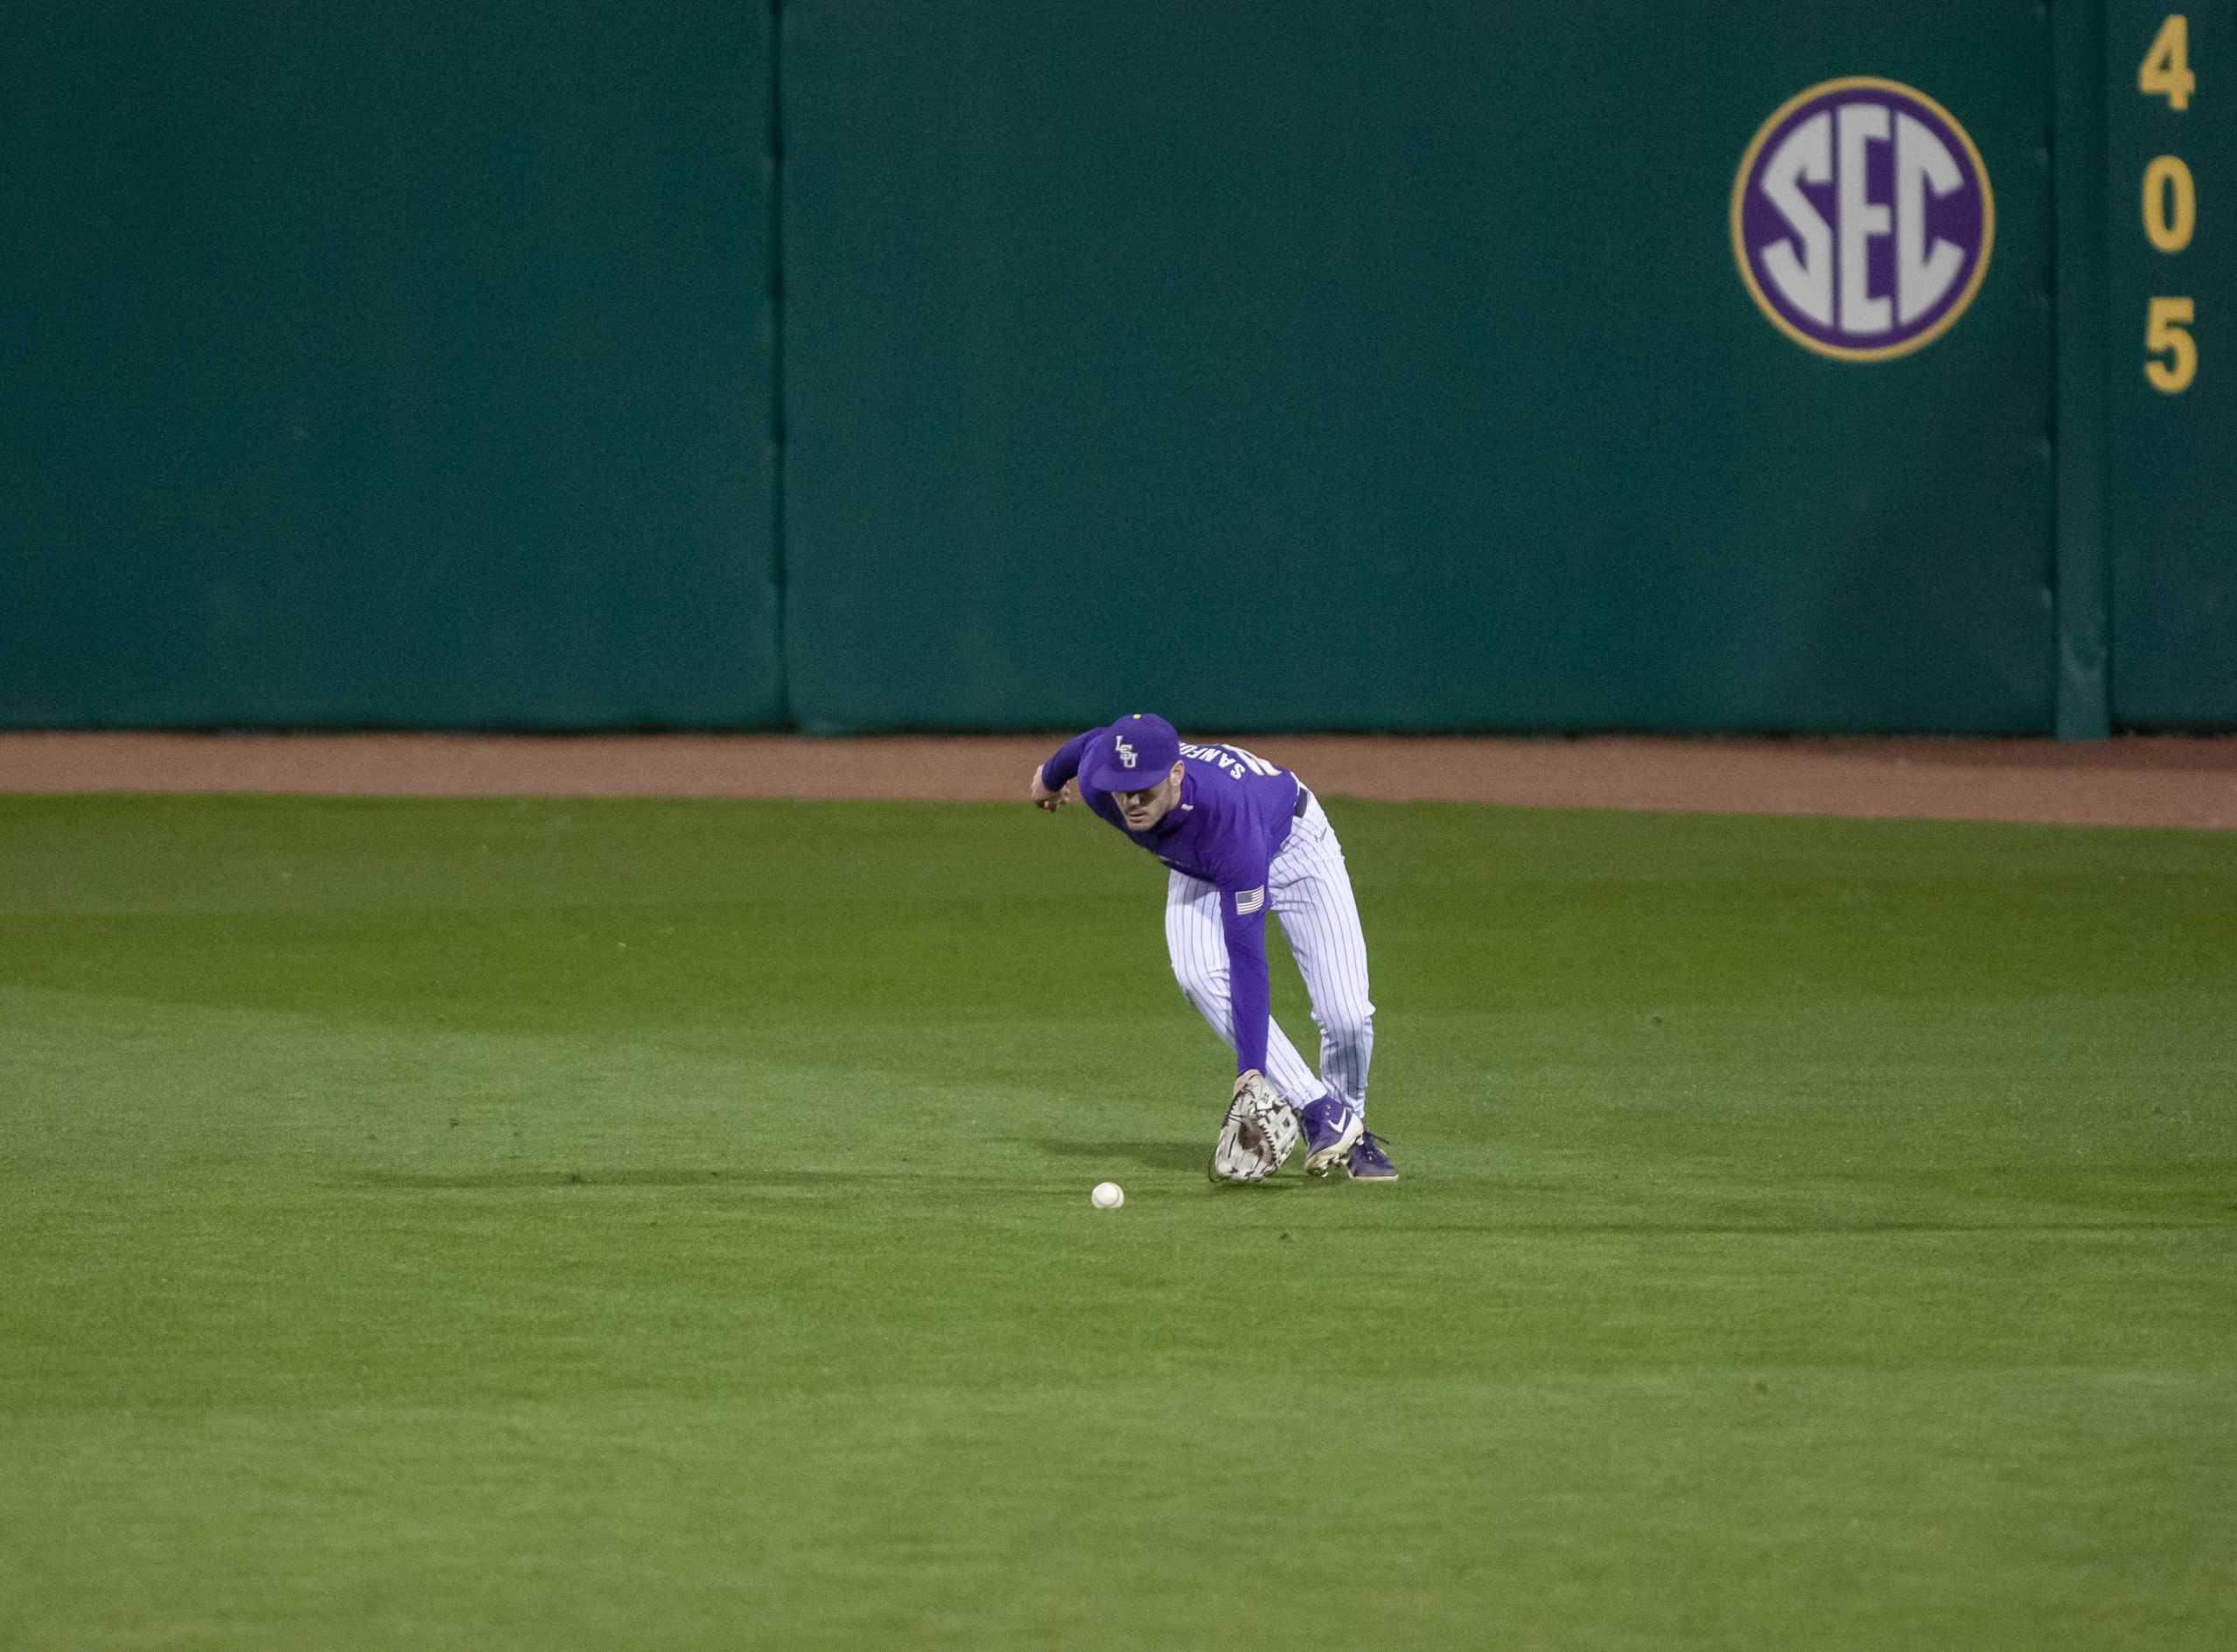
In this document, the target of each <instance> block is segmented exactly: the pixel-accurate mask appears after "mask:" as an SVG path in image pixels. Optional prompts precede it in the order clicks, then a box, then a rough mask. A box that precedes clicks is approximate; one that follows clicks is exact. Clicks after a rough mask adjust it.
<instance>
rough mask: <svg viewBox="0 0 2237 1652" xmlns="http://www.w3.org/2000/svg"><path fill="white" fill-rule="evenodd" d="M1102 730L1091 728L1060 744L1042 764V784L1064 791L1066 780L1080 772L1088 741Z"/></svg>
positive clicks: (1054, 789) (1051, 788) (1051, 789)
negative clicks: (1053, 755)
mask: <svg viewBox="0 0 2237 1652" xmlns="http://www.w3.org/2000/svg"><path fill="white" fill-rule="evenodd" d="M1102 732H1103V730H1102V729H1089V730H1088V731H1087V732H1086V733H1084V734H1076V735H1074V736H1072V737H1071V738H1070V739H1069V740H1067V741H1065V742H1064V743H1063V745H1061V746H1058V747H1057V748H1056V756H1055V757H1050V758H1049V760H1048V762H1046V763H1044V764H1042V765H1041V784H1042V785H1044V786H1047V787H1048V788H1049V790H1050V791H1063V789H1064V782H1065V781H1067V780H1069V779H1070V778H1072V777H1073V776H1075V775H1077V773H1079V771H1080V759H1081V758H1082V757H1085V756H1087V743H1088V742H1089V741H1091V740H1092V739H1094V738H1095V736H1098V735H1099V734H1101V733H1102Z"/></svg>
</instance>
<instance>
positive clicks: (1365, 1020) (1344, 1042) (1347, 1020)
mask: <svg viewBox="0 0 2237 1652" xmlns="http://www.w3.org/2000/svg"><path fill="white" fill-rule="evenodd" d="M1320 1032H1321V1035H1322V1036H1323V1037H1324V1038H1326V1039H1327V1040H1328V1041H1329V1042H1330V1043H1332V1044H1334V1045H1338V1046H1340V1047H1342V1048H1345V1049H1365V1048H1366V1047H1368V1045H1370V1044H1372V1043H1374V1042H1375V1012H1374V1011H1372V1010H1365V1011H1345V1010H1340V1011H1338V1012H1336V1013H1334V1014H1333V1015H1325V1016H1323V1017H1321V1018H1320Z"/></svg>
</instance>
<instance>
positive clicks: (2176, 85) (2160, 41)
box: [2136, 11, 2199, 110]
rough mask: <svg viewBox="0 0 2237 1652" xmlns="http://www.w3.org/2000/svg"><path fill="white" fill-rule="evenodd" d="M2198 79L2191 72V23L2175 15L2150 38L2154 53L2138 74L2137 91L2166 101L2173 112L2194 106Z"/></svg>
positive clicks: (2179, 14)
mask: <svg viewBox="0 0 2237 1652" xmlns="http://www.w3.org/2000/svg"><path fill="white" fill-rule="evenodd" d="M2198 85H2199V78H2198V76H2196V75H2194V74H2192V73H2191V20H2190V19H2189V18H2188V17H2185V16H2184V15H2183V14H2182V13H2181V12H2179V11H2178V12H2175V13H2174V14H2173V15H2171V17H2168V19H2167V20H2166V21H2165V22H2164V23H2163V24H2160V25H2159V32H2158V33H2157V34H2156V35H2154V36H2152V37H2151V50H2150V51H2149V52H2145V53H2144V66H2143V67H2141V68H2139V69H2138V70H2137V72H2136V89H2137V91H2139V92H2141V93H2144V96H2146V97H2147V98H2163V97H2164V98H2165V99H2166V100H2167V107H2169V108H2171V109H2178V110H2179V109H2187V108H2189V107H2191V93H2193V92H2195V91H2197V90H2198Z"/></svg>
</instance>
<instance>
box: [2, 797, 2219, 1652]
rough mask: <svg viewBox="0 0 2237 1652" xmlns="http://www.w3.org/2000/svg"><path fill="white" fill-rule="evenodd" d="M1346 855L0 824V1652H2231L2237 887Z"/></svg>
mask: <svg viewBox="0 0 2237 1652" xmlns="http://www.w3.org/2000/svg"><path fill="white" fill-rule="evenodd" d="M1331 814H1332V816H1333V819H1334V820H1335V822H1336V825H1337V827H1338V830H1339V831H1340V833H1341V834H1342V836H1343V838H1344V840H1345V842H1346V846H1347V850H1348V851H1349V854H1350V857H1351V861H1352V865H1353V868H1354V878H1355V881H1356V884H1357V886H1358V888H1359V891H1360V895H1361V904H1362V907H1363V909H1364V912H1365V916H1366V922H1367V928H1368V942H1369V945H1370V948H1371V951H1372V956H1373V961H1374V968H1375V998H1376V1000H1377V1002H1378V1005H1379V1006H1380V1010H1381V1013H1380V1015H1379V1016H1378V1023H1377V1024H1378V1039H1379V1041H1378V1045H1377V1049H1376V1057H1375V1087H1374V1090H1373V1105H1372V1109H1371V1114H1372V1122H1373V1123H1375V1127H1376V1128H1377V1129H1378V1130H1381V1131H1382V1133H1384V1134H1385V1135H1387V1136H1388V1137H1390V1138H1391V1140H1392V1142H1393V1146H1392V1149H1391V1151H1392V1154H1393V1157H1394V1158H1396V1161H1397V1163H1398V1165H1399V1166H1400V1167H1401V1169H1402V1171H1403V1172H1404V1176H1405V1179H1404V1180H1402V1182H1400V1183H1399V1184H1398V1185H1396V1186H1390V1187H1366V1186H1354V1185H1348V1184H1345V1183H1341V1182H1339V1183H1337V1184H1335V1185H1319V1184H1308V1183H1306V1182H1305V1181H1304V1180H1303V1179H1301V1178H1299V1176H1298V1175H1297V1173H1296V1172H1295V1170H1294V1167H1292V1170H1291V1171H1290V1172H1287V1173H1285V1177H1284V1178H1283V1179H1282V1181H1281V1182H1280V1183H1279V1184H1277V1185H1269V1186H1266V1187H1264V1188H1258V1189H1244V1190H1226V1191H1217V1190H1215V1189H1213V1188H1211V1187H1210V1186H1209V1185H1207V1184H1206V1182H1205V1180H1204V1179H1203V1175H1202V1169H1201V1165H1202V1161H1203V1159H1204V1158H1205V1156H1206V1153H1207V1151H1208V1150H1209V1139H1210V1136H1211V1133H1212V1129H1213V1126H1214V1123H1215V1119H1216V1117H1217V1115H1218V1112H1219V1109H1220V1107H1221V1105H1222V1102H1223V1101H1224V1097H1225V1094H1226V1088H1227V1086H1226V1078H1225V1076H1224V1073H1225V1070H1226V1057H1225V1054H1224V1052H1223V1051H1222V1050H1221V1049H1220V1048H1219V1047H1217V1046H1216V1044H1215V1042H1214V1040H1212V1037H1211V1035H1210V1034H1209V1033H1208V1032H1207V1031H1206V1030H1205V1029H1204V1027H1203V1026H1202V1024H1201V1023H1200V1022H1198V1021H1197V1020H1195V1016H1194V1014H1193V1013H1192V1012H1190V1011H1189V1010H1188V1008H1187V1007H1186V1006H1185V1005H1184V1004H1183V1003H1182V1001H1181V998H1180V996H1179V994H1178V992H1176V991H1175V990H1174V986H1173V984H1172V980H1171V978H1170V976H1169V974H1168V973H1167V970H1166V965H1165V960H1164V955H1163V940H1162V934H1161V927H1160V904H1161V890H1160V881H1161V880H1160V873H1159V871H1158V869H1157V868H1156V867H1154V866H1153V865H1152V864H1151V863H1149V862H1148V861H1146V859H1145V858H1143V857H1141V856H1139V855H1136V854H1132V853H1130V852H1129V851H1128V850H1127V849H1126V848H1125V846H1124V845H1122V844H1121V843H1119V841H1118V840H1117V839H1116V838H1115V837H1114V836H1113V835H1112V833H1109V832H1108V831H1106V830H1105V829H1104V828H1103V827H1101V826H1099V825H1098V824H1097V823H1095V822H1094V821H1092V820H1091V819H1087V818H1086V817H1085V816H1084V814H1082V813H1080V812H1076V811H1075V812H1067V813H1066V814H1065V815H1064V816H1063V817H1060V818H1058V819H1053V820H1052V819H1049V818H1047V817H1045V816H1043V815H1042V814H1040V813H1038V812H1035V811H1032V810H1030V809H1028V808H1026V807H1024V806H1023V805H1013V806H1009V807H1001V806H992V805H868V804H774V803H727V802H689V803H686V802H646V803H620V802H601V803H582V802H551V801H539V802H527V801H502V802H443V803H434V802H345V801H333V800H309V799H301V798H0V1648H6V1649H10V1652H15V1649H65V1652H79V1649H137V1648H196V1649H201V1648H208V1649H229V1652H230V1649H343V1648H360V1647H380V1648H398V1649H445V1648H458V1649H469V1648H471V1649H508V1648H536V1649H551V1648H631V1649H636V1648H642V1649H660V1652H682V1649H699V1648H710V1649H711V1648H735V1647H757V1648H758V1647H767V1648H786V1649H792V1648H803V1649H807V1648H826V1647H829V1648H838V1647H849V1648H852V1647H861V1648H876V1649H899V1648H914V1647H939V1648H957V1649H965V1648H970V1649H980V1648H1019V1649H1025V1648H1033V1649H1043V1648H1105V1647H1144V1648H1191V1647H1202V1648H1261V1647H1263V1648H1270V1649H1272V1648H1279V1649H1284V1652H1309V1649H1319V1648H1347V1649H1348V1648H1359V1647H1502V1648H1578V1649H1595V1652H1602V1649H1631V1648H1637V1649H1668V1648H1690V1647H1719V1648H1750V1649H1752V1648H1763V1649H1789V1648H1833V1647H1839V1648H1850V1647H1855V1648H1889V1649H1894V1648H1902V1649H1914V1648H1933V1649H1950V1648H1971V1647H2009V1648H2014V1649H2021V1648H2025V1649H2042V1648H2074V1649H2085V1648H2086V1649H2092V1652H2097V1649H2108V1648H2138V1649H2147V1648H2148V1649H2153V1652H2166V1649H2181V1648H2199V1649H2208V1648H2211V1649H2216V1652H2220V1649H2226V1648H2227V1647H2230V1646H2232V1645H2237V1016H2233V1011H2237V840H2233V839H2232V838H2231V837H2229V836H2227V835H2213V834H2203V833H2148V832H2109V831H2085V830H2078V829H2049V828H2029V827H2013V826H1993V827H1992V826H1950V825H1925V824H1908V823H1858V822H1839V821H1824V820H1764V819H1729V818H1706V817H1705V818H1681V817H1670V816H1650V815H1613V814H1611V815H1590V814H1579V813H1563V812H1530V811H1521V810H1503V809H1486V808H1472V807H1459V806H1445V805H1414V806H1396V805H1375V804H1365V803H1356V802H1352V803H1347V802H1342V801H1337V802H1335V803H1333V804H1332V806H1331ZM1276 971H1277V981H1278V986H1277V996H1276V1006H1277V1013H1278V1014H1279V1015H1281V1016H1282V1017H1283V1018H1284V1020H1285V1021H1286V1022H1288V1023H1289V1024H1290V1025H1292V1027H1293V1028H1294V1029H1295V1030H1297V1031H1298V1032H1299V1033H1304V1034H1307V1035H1308V1036H1309V1033H1310V1027H1309V1026H1306V1025H1305V1020H1304V1013H1303V1007H1302V998H1301V992H1299V988H1298V986H1297V984H1296V981H1295V978H1294V974H1293V972H1292V971H1291V970H1290V969H1289V966H1288V964H1287V960H1286V958H1285V957H1280V956H1278V957H1277V963H1276ZM1299 1041H1300V1042H1301V1043H1304V1042H1307V1041H1308V1039H1307V1038H1300V1040H1299ZM1104 1177H1111V1178H1114V1179H1117V1180H1119V1181H1120V1182H1122V1183H1123V1184H1125V1189H1126V1195H1127V1202H1126V1206H1125V1209H1124V1210H1123V1211H1120V1212H1118V1213H1098V1212H1095V1211H1093V1210H1091V1209H1090V1207H1089V1205H1088V1199H1087V1192H1088V1188H1089V1186H1090V1185H1091V1184H1092V1183H1093V1182H1095V1181H1096V1180H1098V1179H1101V1178H1104Z"/></svg>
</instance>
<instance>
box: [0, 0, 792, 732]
mask: <svg viewBox="0 0 2237 1652" xmlns="http://www.w3.org/2000/svg"><path fill="white" fill-rule="evenodd" d="M769 43H770V17H769V14H768V12H767V10H766V9H765V8H763V7H756V6H751V5H739V4H735V3H727V0H724V3H717V0H661V3H659V4H657V5H647V6H642V7H634V6H622V5H602V4H593V3H588V0H535V3H525V0H487V3H485V0H475V3H472V4H467V5H455V4H448V3H436V0H393V3H383V4H379V5H363V6H353V5H320V4H311V5H286V4H264V3H260V4H250V3H243V0H211V3H208V4H199V5H159V4H154V3H139V4H118V3H115V0H67V3H61V0H10V5H9V6H8V7H7V8H6V9H5V21H4V23H0V123H4V124H3V125H0V168H4V169H5V188H4V190H0V293H4V296H5V304H4V308H5V312H6V315H7V317H8V321H9V333H10V340H9V352H10V355H9V363H8V370H7V373H6V376H5V379H4V382H0V463H4V465H5V467H6V472H5V479H6V488H5V500H4V502H3V503H0V536H4V540H0V546H4V549H3V550H0V720H4V721H5V722H10V723H13V724H17V725H25V724H33V725H36V724H79V725H82V724H93V725H101V724H110V725H114V724H239V723H246V724H274V725H292V724H326V725H332V724H353V723H363V724H383V723H395V724H416V725H458V726H473V725H495V726H529V727H537V726H595V725H605V724H613V723H632V722H668V723H685V724H733V723H755V722H775V721H777V720H779V719H780V718H781V716H782V715H783V708H784V695H783V688H782V677H781V672H780V670H779V653H778V592H777V561H776V543H775V537H774V531H773V528H772V512H773V504H772V498H773V490H774V450H773V443H772V417H771V409H770V402H771V397H772V393H773V392H772V360H773V349H772V308H771V301H770V289H771V281H770V278H769V268H770V244H771V235H772V214H771V207H770V197H771V176H772V170H771V166H770V135H771V121H770V119H769V109H770V88H771V83H772V67H773V65H772V59H771V53H770V44H769Z"/></svg>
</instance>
